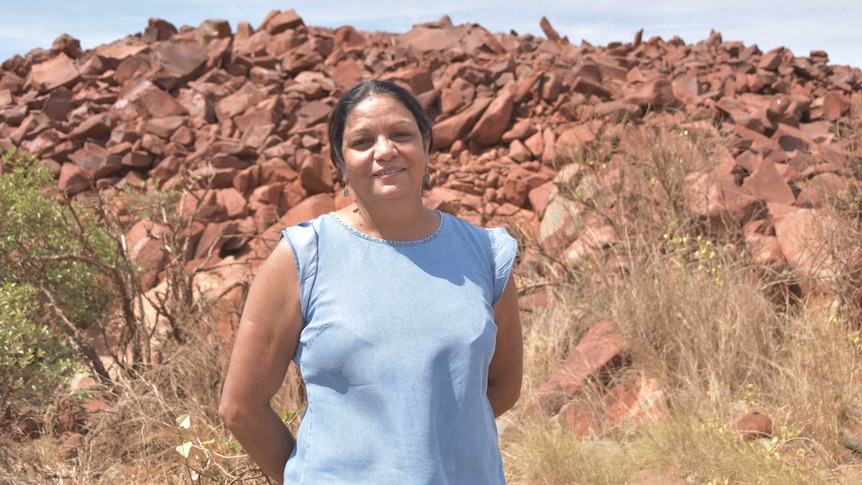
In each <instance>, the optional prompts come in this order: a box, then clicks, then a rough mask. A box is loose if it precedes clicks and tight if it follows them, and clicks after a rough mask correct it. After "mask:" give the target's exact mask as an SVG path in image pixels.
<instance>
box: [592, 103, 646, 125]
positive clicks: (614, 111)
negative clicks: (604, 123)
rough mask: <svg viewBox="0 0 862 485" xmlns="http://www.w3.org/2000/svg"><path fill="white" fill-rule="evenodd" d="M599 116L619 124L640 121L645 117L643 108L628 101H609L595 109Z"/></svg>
mask: <svg viewBox="0 0 862 485" xmlns="http://www.w3.org/2000/svg"><path fill="white" fill-rule="evenodd" d="M595 114H596V115H597V116H607V117H608V118H609V119H610V121H612V122H615V123H619V122H624V121H630V120H634V119H638V118H640V117H641V116H642V115H643V112H642V110H641V107H640V106H638V105H636V104H632V103H628V102H626V101H607V102H605V103H599V104H597V105H596V107H595Z"/></svg>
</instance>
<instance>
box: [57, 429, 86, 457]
mask: <svg viewBox="0 0 862 485" xmlns="http://www.w3.org/2000/svg"><path fill="white" fill-rule="evenodd" d="M83 442H84V436H83V435H82V434H80V433H71V434H68V435H67V436H66V437H65V438H64V439H63V440H62V442H61V443H60V444H59V445H58V446H57V455H58V456H59V457H60V459H61V460H72V459H74V458H76V457H77V456H78V448H80V447H81V445H82V444H83Z"/></svg>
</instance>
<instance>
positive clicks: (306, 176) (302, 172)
mask: <svg viewBox="0 0 862 485" xmlns="http://www.w3.org/2000/svg"><path fill="white" fill-rule="evenodd" d="M333 171H334V170H333V168H332V164H331V163H330V162H329V160H327V159H325V158H323V157H322V156H320V155H311V156H309V157H306V158H305V159H304V160H303V161H302V163H301V164H300V167H299V178H300V180H301V181H302V186H303V187H304V188H305V190H306V191H307V193H308V194H309V195H313V194H320V193H324V192H329V193H332V186H333V184H334V182H335V181H334V180H333V175H334V174H333Z"/></svg>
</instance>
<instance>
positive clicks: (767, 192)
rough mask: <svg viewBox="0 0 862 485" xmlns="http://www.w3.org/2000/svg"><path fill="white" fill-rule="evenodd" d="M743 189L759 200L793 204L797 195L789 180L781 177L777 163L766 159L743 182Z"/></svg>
mask: <svg viewBox="0 0 862 485" xmlns="http://www.w3.org/2000/svg"><path fill="white" fill-rule="evenodd" d="M742 189H743V190H745V191H746V192H747V193H748V194H750V195H751V196H752V197H754V198H755V199H758V200H762V201H765V202H777V203H780V204H788V205H789V204H793V203H794V202H795V201H796V196H795V195H794V194H793V190H791V188H790V186H789V185H788V184H787V181H786V180H785V179H784V178H783V177H781V175H780V174H779V173H778V170H776V168H775V164H774V163H772V162H771V161H769V160H764V161H762V162H761V163H760V165H759V166H758V167H757V168H756V169H755V171H754V173H752V174H751V175H750V176H749V177H746V179H745V180H744V181H743V182H742Z"/></svg>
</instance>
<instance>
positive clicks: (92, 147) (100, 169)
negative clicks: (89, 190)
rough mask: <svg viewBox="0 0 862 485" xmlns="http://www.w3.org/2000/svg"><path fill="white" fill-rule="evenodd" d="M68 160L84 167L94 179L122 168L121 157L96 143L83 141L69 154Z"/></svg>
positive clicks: (109, 174) (107, 175)
mask: <svg viewBox="0 0 862 485" xmlns="http://www.w3.org/2000/svg"><path fill="white" fill-rule="evenodd" d="M69 161H71V162H72V163H74V164H75V165H76V166H78V167H80V168H82V169H84V170H85V171H86V172H87V173H88V174H89V175H90V176H91V177H93V179H94V180H95V179H100V178H103V177H109V176H111V175H114V174H117V173H119V172H121V171H122V170H123V165H122V157H121V156H119V155H114V154H110V153H108V151H107V150H105V148H104V147H102V146H101V145H99V144H97V143H91V142H86V143H84V145H83V146H82V147H81V148H80V149H79V150H76V151H75V152H73V153H70V154H69Z"/></svg>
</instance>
